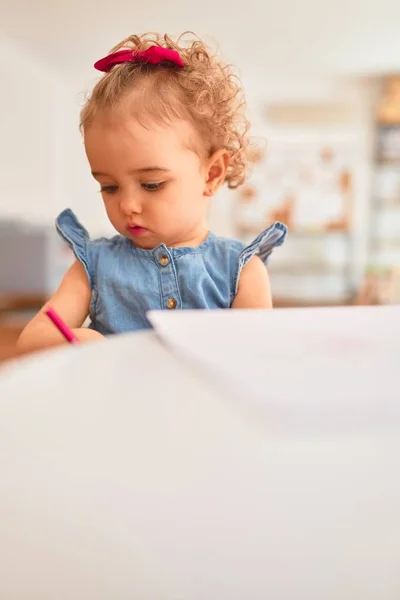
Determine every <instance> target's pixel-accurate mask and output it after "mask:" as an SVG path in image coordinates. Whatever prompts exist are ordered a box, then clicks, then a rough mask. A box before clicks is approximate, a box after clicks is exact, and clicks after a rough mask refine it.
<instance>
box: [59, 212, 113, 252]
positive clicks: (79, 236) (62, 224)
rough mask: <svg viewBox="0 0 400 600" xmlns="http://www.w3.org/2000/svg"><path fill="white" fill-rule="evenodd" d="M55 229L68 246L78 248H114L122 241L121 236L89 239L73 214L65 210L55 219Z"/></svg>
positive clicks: (85, 230) (86, 232)
mask: <svg viewBox="0 0 400 600" xmlns="http://www.w3.org/2000/svg"><path fill="white" fill-rule="evenodd" d="M56 228H57V231H58V233H59V234H60V235H61V236H62V237H63V238H64V240H65V241H66V242H67V243H68V244H69V245H74V246H78V247H81V248H82V247H86V248H87V247H88V245H90V248H91V249H92V250H95V249H100V248H103V247H106V248H107V247H108V248H115V247H116V246H120V245H121V244H123V242H124V239H125V238H123V237H122V236H121V235H114V236H113V237H111V238H106V237H99V238H95V239H90V236H89V233H88V231H87V229H86V228H85V227H84V226H83V225H82V223H81V222H80V221H79V219H78V218H77V216H76V215H75V213H74V212H73V211H72V210H71V209H70V208H67V209H65V210H63V211H62V212H61V213H60V214H59V215H58V217H57V218H56Z"/></svg>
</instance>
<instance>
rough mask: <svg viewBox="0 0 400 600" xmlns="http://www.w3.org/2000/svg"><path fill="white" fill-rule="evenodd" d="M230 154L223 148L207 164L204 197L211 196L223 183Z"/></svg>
mask: <svg viewBox="0 0 400 600" xmlns="http://www.w3.org/2000/svg"><path fill="white" fill-rule="evenodd" d="M230 158H231V157H230V154H229V152H228V150H226V149H225V148H220V149H219V150H216V151H215V152H214V154H212V156H210V158H209V159H208V162H207V179H206V185H205V188H204V195H205V196H212V195H213V194H215V192H216V191H217V190H218V188H219V187H220V186H221V185H222V184H223V183H224V181H225V177H226V172H227V170H228V166H229V161H230Z"/></svg>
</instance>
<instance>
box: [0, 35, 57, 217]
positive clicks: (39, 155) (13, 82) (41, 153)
mask: <svg viewBox="0 0 400 600" xmlns="http://www.w3.org/2000/svg"><path fill="white" fill-rule="evenodd" d="M0 85H1V93H0V216H1V217H4V216H8V217H11V218H12V217H21V216H22V217H24V218H25V219H26V220H28V221H34V222H37V221H43V220H48V219H49V218H50V215H51V209H52V206H53V202H54V193H55V182H54V174H55V161H56V154H55V147H56V134H57V129H56V121H55V116H56V115H55V110H54V109H55V96H56V94H57V93H58V88H59V85H60V82H59V81H58V80H57V78H56V77H55V76H54V74H52V73H51V72H50V71H49V70H46V68H44V67H43V66H42V65H41V64H40V63H39V62H37V61H35V60H34V58H33V57H32V56H31V55H29V54H28V53H25V52H23V51H22V49H21V48H19V47H18V46H17V45H16V44H15V43H12V42H11V41H10V40H8V39H7V38H5V37H4V36H0Z"/></svg>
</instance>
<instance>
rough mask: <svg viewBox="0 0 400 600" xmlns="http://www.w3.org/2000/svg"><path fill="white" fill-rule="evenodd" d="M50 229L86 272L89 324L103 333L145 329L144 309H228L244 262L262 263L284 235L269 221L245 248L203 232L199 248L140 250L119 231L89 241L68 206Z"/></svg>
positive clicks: (279, 225)
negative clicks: (204, 236)
mask: <svg viewBox="0 0 400 600" xmlns="http://www.w3.org/2000/svg"><path fill="white" fill-rule="evenodd" d="M56 227H57V230H58V232H59V233H60V235H61V236H62V237H63V238H64V240H65V241H66V242H67V244H68V245H69V246H70V247H71V248H72V250H73V252H74V254H75V256H76V258H77V260H79V261H80V262H81V263H82V265H83V267H84V269H85V271H86V274H87V277H88V280H89V284H90V289H91V291H92V297H91V302H90V320H91V323H90V328H91V329H95V330H96V331H98V332H99V333H102V334H103V335H110V334H113V333H121V332H125V331H137V330H140V329H148V328H151V325H150V322H149V321H148V319H147V317H146V315H147V312H148V311H150V310H180V309H219V308H230V307H231V305H232V302H233V300H234V298H235V296H236V293H237V290H238V283H239V277H240V273H241V271H242V269H243V267H244V266H245V265H246V263H247V262H248V261H249V260H250V258H251V257H252V256H254V255H255V254H257V255H258V256H260V258H261V260H262V261H263V262H264V263H265V264H266V263H267V262H268V258H269V256H270V254H271V252H272V250H273V248H274V247H275V246H280V245H281V244H282V243H283V242H284V240H285V237H286V233H287V228H286V225H283V224H282V223H275V224H274V225H272V226H271V227H269V228H268V229H266V230H265V231H263V232H262V233H261V234H260V235H259V236H258V237H257V238H256V239H255V240H254V241H253V242H252V243H251V244H249V245H247V246H246V245H245V244H243V243H242V242H239V241H235V240H231V239H226V238H222V237H218V236H216V235H214V234H213V233H209V235H208V237H207V239H206V240H205V241H204V242H203V243H202V244H200V246H195V247H187V248H183V247H182V248H168V247H167V246H165V245H164V244H160V245H159V246H157V247H156V248H154V249H153V250H144V249H142V248H138V247H136V246H135V245H134V244H133V243H132V242H131V241H130V240H129V239H128V238H126V237H124V236H122V235H116V236H114V237H112V238H110V239H106V238H101V239H97V240H90V238H89V235H88V232H87V231H86V229H85V228H84V227H83V226H82V225H81V224H80V222H79V221H78V219H77V218H76V216H75V215H74V213H73V212H72V211H71V210H69V209H67V210H64V211H63V212H62V213H61V214H60V215H59V216H58V218H57V220H56Z"/></svg>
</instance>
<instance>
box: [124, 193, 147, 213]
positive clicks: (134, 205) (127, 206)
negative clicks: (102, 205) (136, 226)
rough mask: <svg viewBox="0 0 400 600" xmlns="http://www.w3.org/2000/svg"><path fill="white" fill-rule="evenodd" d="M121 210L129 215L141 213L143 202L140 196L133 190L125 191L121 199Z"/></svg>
mask: <svg viewBox="0 0 400 600" xmlns="http://www.w3.org/2000/svg"><path fill="white" fill-rule="evenodd" d="M120 210H121V212H122V213H123V214H124V215H127V216H129V215H132V214H140V213H141V212H142V203H141V201H140V198H139V196H138V195H137V194H135V193H133V192H127V193H125V194H124V195H123V196H122V198H121V200H120Z"/></svg>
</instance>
